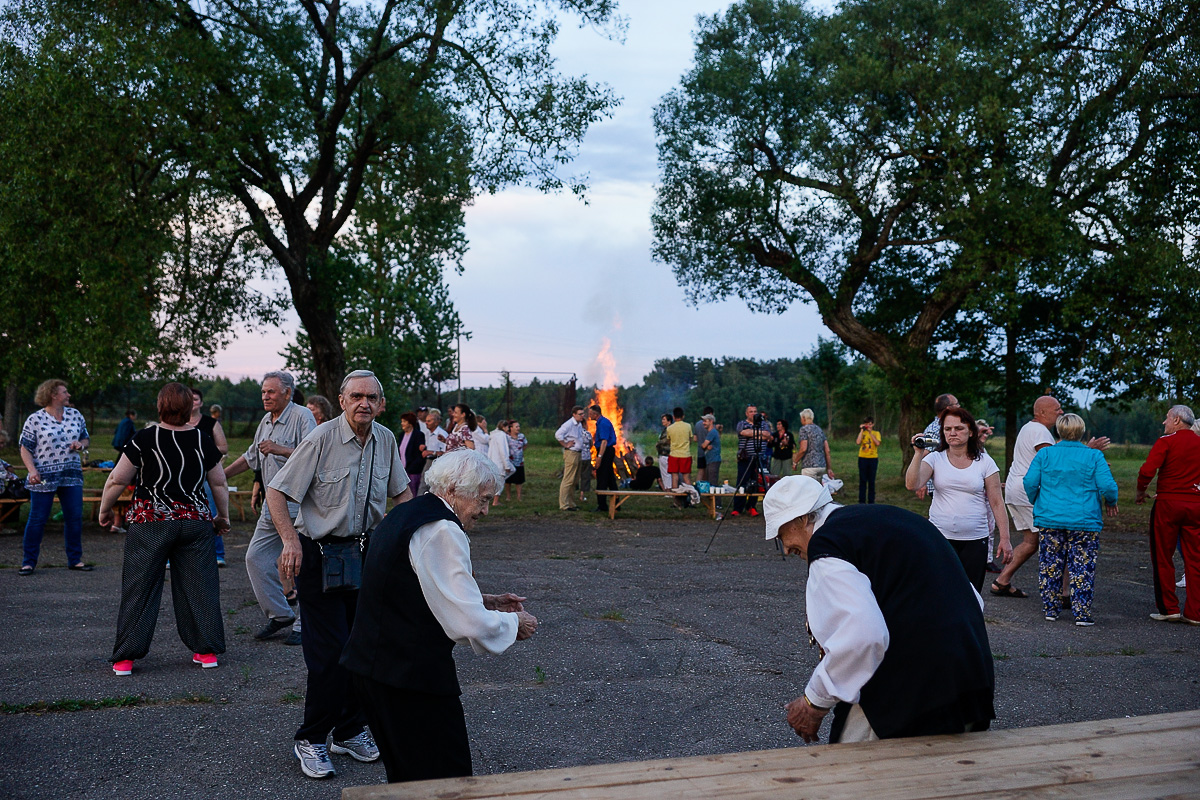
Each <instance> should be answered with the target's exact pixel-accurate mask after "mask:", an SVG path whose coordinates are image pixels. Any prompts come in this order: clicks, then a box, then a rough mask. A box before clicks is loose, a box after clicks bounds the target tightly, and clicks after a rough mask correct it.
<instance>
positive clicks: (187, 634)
mask: <svg viewBox="0 0 1200 800" xmlns="http://www.w3.org/2000/svg"><path fill="white" fill-rule="evenodd" d="M213 535H214V532H213V524H212V523H211V522H208V521H205V520H192V519H178V520H169V521H167V522H135V523H131V524H130V525H129V533H127V534H126V535H125V563H124V565H123V566H122V569H121V610H120V612H119V613H118V614H117V643H116V645H115V646H114V647H113V654H112V658H111V659H110V660H111V661H114V662H115V661H124V660H126V659H137V658H144V657H145V655H146V653H148V652H150V640H151V639H153V638H154V627H155V625H156V624H157V623H158V607H159V605H160V604H161V602H162V590H163V577H164V574H163V573H164V571H165V569H166V565H167V560H168V559H169V560H170V562H171V600H172V604H173V605H174V607H175V627H176V629H177V630H178V631H179V638H180V639H182V640H183V643H184V644H186V645H187V646H188V648H189V649H190V650H191V651H192V652H193V653H202V654H208V653H213V654H218V653H224V652H225V626H224V620H223V619H222V616H221V582H220V578H219V577H218V575H217V556H216V554H215V552H214V545H213Z"/></svg>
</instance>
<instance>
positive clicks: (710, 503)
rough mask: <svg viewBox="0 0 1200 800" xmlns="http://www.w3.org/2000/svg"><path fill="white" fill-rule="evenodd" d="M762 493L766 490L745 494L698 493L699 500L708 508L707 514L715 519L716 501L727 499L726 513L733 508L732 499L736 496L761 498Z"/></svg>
mask: <svg viewBox="0 0 1200 800" xmlns="http://www.w3.org/2000/svg"><path fill="white" fill-rule="evenodd" d="M764 494H766V492H747V493H746V494H721V493H717V494H713V493H711V492H709V493H708V494H702V495H700V502H701V503H703V504H704V505H705V507H706V508H707V509H708V515H709V516H710V517H712V518H713V519H716V518H717V503H718V502H724V501H725V500H728V501H729V505H728V506H727V507H726V508H725V509H724V511H725V513H726V514H728V513H729V512H730V511H731V510H732V509H733V501H734V499H735V498H738V497H745V498H750V497H757V498H762V496H763V495H764Z"/></svg>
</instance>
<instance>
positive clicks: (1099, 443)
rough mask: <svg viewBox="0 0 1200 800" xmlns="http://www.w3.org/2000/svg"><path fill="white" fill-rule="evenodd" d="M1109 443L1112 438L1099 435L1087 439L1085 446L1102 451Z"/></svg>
mask: <svg viewBox="0 0 1200 800" xmlns="http://www.w3.org/2000/svg"><path fill="white" fill-rule="evenodd" d="M1111 443H1112V440H1111V439H1109V438H1108V437H1107V436H1099V437H1097V436H1093V437H1092V438H1091V439H1088V443H1087V446H1088V447H1090V448H1092V449H1093V450H1099V451H1101V452H1103V451H1105V450H1107V449H1108V446H1109V445H1110V444H1111Z"/></svg>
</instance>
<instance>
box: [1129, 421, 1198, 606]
mask: <svg viewBox="0 0 1200 800" xmlns="http://www.w3.org/2000/svg"><path fill="white" fill-rule="evenodd" d="M1194 422H1195V415H1193V414H1192V410H1191V409H1190V408H1188V407H1187V406H1172V407H1171V410H1170V411H1168V412H1167V418H1166V419H1165V420H1163V432H1164V433H1163V435H1162V436H1160V437H1159V439H1158V441H1157V442H1155V443H1154V447H1152V448H1150V455H1149V456H1147V457H1146V463H1145V464H1142V468H1141V469H1140V470H1138V482H1137V498H1136V500H1135V502H1137V503H1138V504H1139V505H1140V504H1141V503H1144V502H1146V487H1147V486H1149V485H1150V481H1151V480H1152V479H1153V478H1154V473H1156V472H1157V473H1158V486H1157V487H1156V495H1155V498H1154V507H1153V509H1152V510H1151V512H1150V560H1151V569H1152V570H1153V575H1154V602H1155V603H1156V604H1157V605H1158V612H1157V613H1155V614H1151V615H1150V619H1153V620H1157V621H1160V622H1184V623H1187V624H1189V625H1200V589H1195V590H1191V591H1189V592H1188V593H1187V602H1186V603H1185V605H1184V608H1183V613H1182V614H1181V613H1180V612H1179V598H1178V597H1176V594H1175V558H1174V557H1175V547H1176V545H1177V544H1178V545H1179V546H1180V549H1181V550H1182V551H1183V574H1184V575H1185V576H1186V577H1187V586H1188V588H1189V589H1191V587H1193V586H1195V587H1200V436H1198V435H1197V434H1196V433H1195V432H1193V431H1192V423H1194Z"/></svg>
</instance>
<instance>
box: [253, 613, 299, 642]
mask: <svg viewBox="0 0 1200 800" xmlns="http://www.w3.org/2000/svg"><path fill="white" fill-rule="evenodd" d="M295 621H296V618H295V617H289V618H287V619H280V618H278V617H276V618H275V619H272V620H268V621H267V624H266V625H264V626H263V629H262V630H261V631H259V632H258V633H256V634H254V638H255V639H258V640H260V641H261V640H263V639H270V638H271V637H272V636H274V635H275V634H277V633H279V632H280V631H281V630H283V629H284V628H290V627H292V623H293V622H295Z"/></svg>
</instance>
